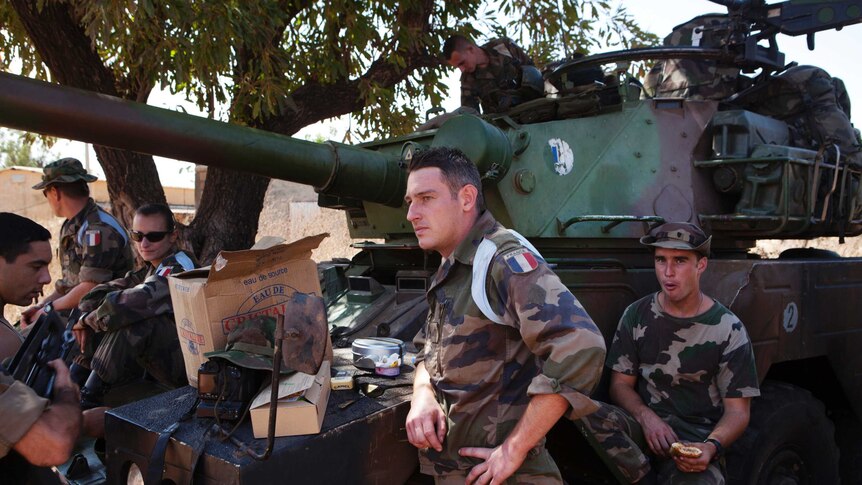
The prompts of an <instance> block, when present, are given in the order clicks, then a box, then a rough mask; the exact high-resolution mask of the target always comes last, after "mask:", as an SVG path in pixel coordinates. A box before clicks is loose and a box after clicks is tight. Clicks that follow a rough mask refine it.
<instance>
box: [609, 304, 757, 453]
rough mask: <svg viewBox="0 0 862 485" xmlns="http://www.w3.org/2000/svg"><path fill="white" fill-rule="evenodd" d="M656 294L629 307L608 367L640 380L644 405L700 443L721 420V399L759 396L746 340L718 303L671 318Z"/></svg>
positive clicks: (737, 323)
mask: <svg viewBox="0 0 862 485" xmlns="http://www.w3.org/2000/svg"><path fill="white" fill-rule="evenodd" d="M657 295H658V293H655V294H652V295H649V296H646V297H644V298H641V299H640V300H638V301H636V302H634V303H632V304H631V305H629V307H628V308H626V311H625V312H624V313H623V316H622V318H621V319H620V323H619V326H618V327H617V332H616V335H615V336H614V340H613V343H612V344H611V349H610V352H609V353H608V362H607V366H608V367H609V368H611V369H613V370H614V371H617V372H621V373H623V374H626V375H630V376H637V377H638V380H637V392H638V394H639V395H640V397H641V399H642V400H643V402H644V403H645V404H646V405H647V406H649V407H650V409H652V410H653V411H655V412H656V414H658V415H659V417H661V418H662V419H664V420H665V421H666V422H667V423H668V424H669V425H670V426H671V427H672V428H673V429H674V431H675V432H676V433H677V435H678V436H679V437H680V438H682V439H684V440H687V441H702V440H703V439H705V438H706V437H707V436H708V435H709V432H710V431H711V430H712V428H714V427H715V425H716V423H718V420H719V419H720V418H721V416H722V413H723V411H724V408H723V404H722V401H721V399H722V398H739V397H754V396H759V395H760V390H759V388H758V380H757V370H756V369H755V366H754V352H753V350H752V347H751V341H750V340H749V339H748V333H746V331H745V327H744V326H743V325H742V322H740V321H739V318H737V317H736V315H734V314H733V313H732V312H731V311H730V310H728V309H727V308H725V307H724V306H723V305H722V304H721V303H719V302H715V304H713V306H712V308H710V309H709V310H707V311H706V312H704V313H703V314H701V315H697V316H694V317H691V318H676V317H672V316H670V315H667V314H666V313H664V312H663V310H662V308H661V305H659V303H658V300H657Z"/></svg>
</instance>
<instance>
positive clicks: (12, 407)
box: [0, 372, 49, 480]
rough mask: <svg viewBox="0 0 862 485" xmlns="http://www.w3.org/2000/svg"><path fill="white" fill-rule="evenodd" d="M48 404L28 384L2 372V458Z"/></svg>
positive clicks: (0, 378)
mask: <svg viewBox="0 0 862 485" xmlns="http://www.w3.org/2000/svg"><path fill="white" fill-rule="evenodd" d="M48 404H49V402H48V400H47V399H45V398H43V397H39V396H38V395H37V394H36V393H35V392H34V391H33V389H30V388H29V387H27V385H26V384H24V383H23V382H20V381H16V380H15V379H13V378H12V376H10V375H9V374H6V373H5V372H0V458H2V457H4V456H6V455H7V454H8V453H9V450H11V449H12V447H13V446H14V445H15V443H17V442H18V441H19V440H20V439H21V438H22V437H23V436H24V435H25V434H27V431H29V430H30V427H31V426H33V423H35V422H36V420H37V419H39V417H40V416H42V412H43V411H44V410H45V408H46V407H48ZM4 480H5V479H4Z"/></svg>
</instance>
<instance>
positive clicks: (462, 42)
mask: <svg viewBox="0 0 862 485" xmlns="http://www.w3.org/2000/svg"><path fill="white" fill-rule="evenodd" d="M471 45H475V43H474V42H473V41H472V40H471V39H470V38H469V37H465V36H463V35H460V34H455V35H453V36H452V37H449V38H448V39H446V42H444V43H443V58H444V59H446V60H447V61H448V60H449V59H451V58H452V54H453V53H454V52H455V51H459V52H460V51H463V50H464V49H466V48H467V47H469V46H471Z"/></svg>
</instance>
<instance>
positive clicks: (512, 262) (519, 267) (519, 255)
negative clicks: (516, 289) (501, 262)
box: [503, 248, 539, 273]
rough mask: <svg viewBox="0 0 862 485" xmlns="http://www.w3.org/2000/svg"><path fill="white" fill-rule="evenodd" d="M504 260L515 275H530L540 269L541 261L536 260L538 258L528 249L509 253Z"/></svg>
mask: <svg viewBox="0 0 862 485" xmlns="http://www.w3.org/2000/svg"><path fill="white" fill-rule="evenodd" d="M503 258H504V259H505V261H506V265H507V266H509V269H510V270H512V272H513V273H529V272H530V271H533V270H534V269H536V268H538V267H539V261H538V260H537V259H536V256H535V255H534V254H533V253H531V252H530V250H529V249H526V248H524V249H521V250H519V251H515V252H513V253H509V254H507V255H505V256H503Z"/></svg>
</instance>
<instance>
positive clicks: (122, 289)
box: [72, 204, 196, 408]
mask: <svg viewBox="0 0 862 485" xmlns="http://www.w3.org/2000/svg"><path fill="white" fill-rule="evenodd" d="M131 238H132V240H133V241H135V247H136V248H137V250H138V253H139V254H140V255H141V258H142V259H143V260H144V261H145V262H146V264H145V266H144V267H143V268H141V269H139V270H137V271H130V272H129V273H128V274H126V276H125V277H123V278H120V279H117V280H114V281H111V282H109V283H105V284H102V285H99V286H97V287H95V288H93V289H92V290H91V291H90V292H89V293H87V294H86V295H85V296H84V297H83V298H82V299H81V305H80V310H81V311H82V312H84V313H85V315H84V316H82V317H81V319H80V320H79V321H78V323H77V324H75V326H74V327H73V329H72V330H73V332H74V333H75V338H76V339H77V340H78V342H79V343H81V346H82V348H85V345H84V344H85V343H86V341H87V340H88V339H90V338H92V337H93V335H94V334H102V335H103V337H102V340H101V342H100V343H99V345H98V347H97V348H96V349H95V351H94V353H93V355H92V365H93V372H92V373H91V374H90V376H89V378H88V379H87V381H86V383H85V385H84V387H83V388H82V389H81V394H82V404H83V407H85V408H89V407H94V406H98V405H101V404H102V401H103V397H104V394H105V392H106V391H107V390H108V389H109V388H110V386H112V385H116V384H120V383H123V382H127V381H129V380H131V379H133V378H135V377H137V376H140V375H141V373H140V369H141V368H143V369H144V370H146V371H147V372H148V373H149V375H150V376H151V377H153V378H155V379H156V380H157V381H158V382H159V383H160V384H162V385H164V386H167V387H179V386H183V385H185V384H186V382H187V381H186V373H185V366H184V363H183V355H182V350H181V348H180V342H179V339H178V337H177V332H176V326H175V323H174V311H173V306H172V304H171V296H170V292H169V289H168V281H167V277H168V275H171V274H176V273H180V272H183V271H188V270H190V269H193V268H195V267H196V264H195V262H194V260H193V258H192V257H191V256H190V255H189V254H188V253H186V252H185V251H181V250H179V249H177V247H176V241H177V228H176V223H175V221H174V215H173V213H172V212H171V210H170V208H168V207H167V206H166V205H163V204H147V205H144V206H141V207H139V208H138V210H137V211H135V217H134V221H133V223H132V231H131Z"/></svg>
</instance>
